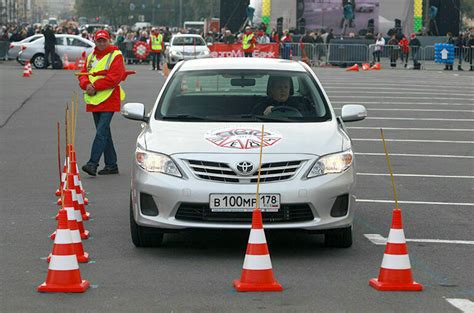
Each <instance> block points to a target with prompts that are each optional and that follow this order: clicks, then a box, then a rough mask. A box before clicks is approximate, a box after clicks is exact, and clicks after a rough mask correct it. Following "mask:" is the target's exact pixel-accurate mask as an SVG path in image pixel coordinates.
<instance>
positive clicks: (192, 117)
mask: <svg viewBox="0 0 474 313" xmlns="http://www.w3.org/2000/svg"><path fill="white" fill-rule="evenodd" d="M161 118H162V119H163V120H175V121H179V120H183V121H192V120H194V121H214V119H212V118H208V117H205V116H197V115H189V114H177V115H167V116H162V117H161Z"/></svg>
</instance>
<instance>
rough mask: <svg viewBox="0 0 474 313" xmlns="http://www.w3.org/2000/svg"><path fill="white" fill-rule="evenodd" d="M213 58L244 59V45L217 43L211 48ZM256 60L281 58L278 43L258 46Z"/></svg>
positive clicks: (255, 53)
mask: <svg viewBox="0 0 474 313" xmlns="http://www.w3.org/2000/svg"><path fill="white" fill-rule="evenodd" d="M209 49H210V50H211V57H213V58H239V57H244V50H243V49H242V44H240V43H234V44H225V43H215V44H213V45H212V46H209ZM253 56H254V57H255V58H279V57H280V46H279V44H277V43H268V44H257V45H256V47H255V51H254V52H253Z"/></svg>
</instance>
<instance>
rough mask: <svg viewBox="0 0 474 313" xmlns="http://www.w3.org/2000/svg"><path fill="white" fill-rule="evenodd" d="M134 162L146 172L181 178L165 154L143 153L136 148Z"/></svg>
mask: <svg viewBox="0 0 474 313" xmlns="http://www.w3.org/2000/svg"><path fill="white" fill-rule="evenodd" d="M135 160H137V163H138V165H140V167H141V168H143V169H144V170H145V171H147V172H156V173H163V174H167V175H171V176H176V177H183V175H181V172H180V171H179V169H178V167H177V166H176V164H175V163H174V162H173V160H171V158H170V157H169V156H167V155H165V154H161V153H156V152H150V151H145V150H142V149H140V148H137V150H136V151H135Z"/></svg>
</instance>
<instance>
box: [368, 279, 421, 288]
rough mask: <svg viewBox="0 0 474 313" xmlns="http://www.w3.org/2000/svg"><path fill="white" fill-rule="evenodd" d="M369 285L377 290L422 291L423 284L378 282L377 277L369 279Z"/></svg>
mask: <svg viewBox="0 0 474 313" xmlns="http://www.w3.org/2000/svg"><path fill="white" fill-rule="evenodd" d="M369 285H370V286H371V287H373V288H375V289H377V290H379V291H422V290H423V285H421V284H419V283H417V282H415V281H414V282H412V283H411V284H397V283H384V282H380V281H379V280H378V279H377V278H372V279H371V280H369Z"/></svg>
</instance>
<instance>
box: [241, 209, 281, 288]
mask: <svg viewBox="0 0 474 313" xmlns="http://www.w3.org/2000/svg"><path fill="white" fill-rule="evenodd" d="M234 288H235V289H236V290H237V291H282V290H283V287H282V286H281V285H280V284H279V283H278V282H277V281H276V280H275V278H274V276H273V269H272V262H271V260H270V253H269V251H268V246H267V240H266V238H265V232H264V230H263V223H262V212H261V211H260V209H258V208H257V209H255V210H254V211H253V214H252V229H251V230H250V237H249V242H248V245H247V252H246V254H245V260H244V265H243V269H242V276H241V278H240V280H234Z"/></svg>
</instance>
